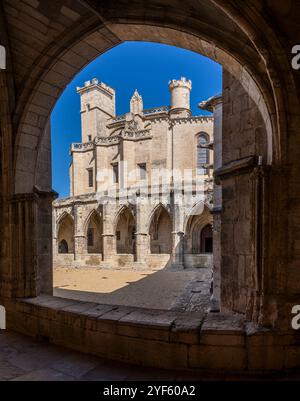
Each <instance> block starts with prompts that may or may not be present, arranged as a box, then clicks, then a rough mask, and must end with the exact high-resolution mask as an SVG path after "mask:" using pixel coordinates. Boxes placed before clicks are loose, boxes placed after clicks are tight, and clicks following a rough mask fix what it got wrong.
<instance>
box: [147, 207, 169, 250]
mask: <svg viewBox="0 0 300 401" xmlns="http://www.w3.org/2000/svg"><path fill="white" fill-rule="evenodd" d="M149 235H150V252H151V253H154V254H171V252H172V221H171V217H170V214H169V213H168V211H167V210H166V208H165V207H163V206H162V205H159V206H158V207H156V209H155V210H154V212H153V214H152V217H151V219H150V223H149Z"/></svg>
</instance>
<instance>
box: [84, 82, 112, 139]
mask: <svg viewBox="0 0 300 401" xmlns="http://www.w3.org/2000/svg"><path fill="white" fill-rule="evenodd" d="M77 93H79V94H80V105H81V109H80V112H81V128H82V129H81V132H82V142H83V143H85V142H91V141H93V140H94V139H95V137H96V136H97V135H98V136H104V135H105V127H106V125H107V120H108V119H110V118H112V117H115V115H116V100H115V91H114V89H112V88H110V87H109V86H107V85H105V84H104V83H103V82H99V81H98V80H97V79H96V78H94V79H93V80H92V82H91V81H86V82H85V84H84V87H82V88H80V87H77Z"/></svg>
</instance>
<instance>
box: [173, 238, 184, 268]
mask: <svg viewBox="0 0 300 401" xmlns="http://www.w3.org/2000/svg"><path fill="white" fill-rule="evenodd" d="M183 241H184V233H183V232H182V231H173V232H172V265H173V266H175V267H179V268H184V245H183Z"/></svg>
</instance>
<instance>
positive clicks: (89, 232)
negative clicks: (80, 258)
mask: <svg viewBox="0 0 300 401" xmlns="http://www.w3.org/2000/svg"><path fill="white" fill-rule="evenodd" d="M84 233H85V236H86V250H87V253H102V250H103V238H102V234H103V219H102V216H101V215H100V213H99V212H98V211H97V210H96V209H93V210H91V211H90V213H89V215H88V217H87V218H86V221H85V224H84Z"/></svg>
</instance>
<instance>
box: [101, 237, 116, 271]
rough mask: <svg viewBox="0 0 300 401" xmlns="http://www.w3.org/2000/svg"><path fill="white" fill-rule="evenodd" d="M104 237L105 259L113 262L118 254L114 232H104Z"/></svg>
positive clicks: (109, 262) (107, 261) (106, 261)
mask: <svg viewBox="0 0 300 401" xmlns="http://www.w3.org/2000/svg"><path fill="white" fill-rule="evenodd" d="M102 239H103V261H104V262H105V263H108V264H112V262H113V259H114V256H115V255H116V238H115V235H114V234H102Z"/></svg>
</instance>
